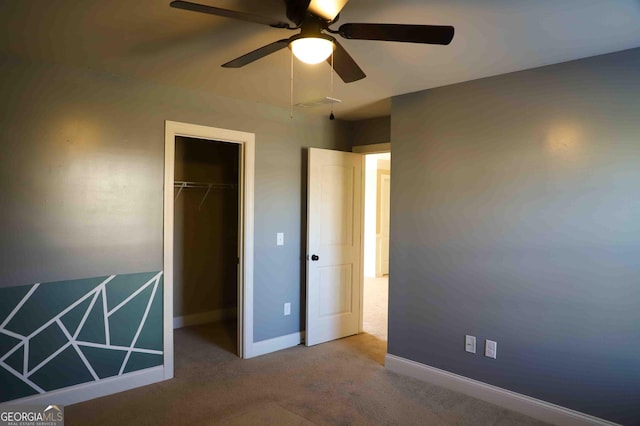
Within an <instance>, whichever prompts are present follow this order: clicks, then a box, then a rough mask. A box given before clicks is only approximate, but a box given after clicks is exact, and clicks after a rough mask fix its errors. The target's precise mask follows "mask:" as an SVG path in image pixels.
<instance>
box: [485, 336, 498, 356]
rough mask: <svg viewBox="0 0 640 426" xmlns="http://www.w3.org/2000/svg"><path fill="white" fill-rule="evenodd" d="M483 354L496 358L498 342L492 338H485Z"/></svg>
mask: <svg viewBox="0 0 640 426" xmlns="http://www.w3.org/2000/svg"><path fill="white" fill-rule="evenodd" d="M484 356H486V357H489V358H493V359H496V357H497V356H498V342H494V341H493V340H485V345H484Z"/></svg>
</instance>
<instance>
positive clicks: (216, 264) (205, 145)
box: [173, 135, 241, 363]
mask: <svg viewBox="0 0 640 426" xmlns="http://www.w3.org/2000/svg"><path fill="white" fill-rule="evenodd" d="M240 149H241V145H240V144H238V143H230V142H221V141H215V140H208V139H201V138H194V137H186V136H178V135H176V136H175V163H174V203H173V204H174V209H173V210H174V217H173V328H174V339H175V344H176V347H178V346H188V347H201V346H202V343H205V344H206V345H215V346H216V347H217V349H216V350H218V349H219V350H220V354H221V356H223V355H224V354H225V353H226V354H227V355H229V354H234V355H241V354H240V353H239V352H238V350H239V341H238V334H239V331H238V328H239V324H240V321H239V318H238V297H239V291H240V289H239V282H240V281H239V273H240V264H239V262H240V251H239V250H240V247H241V245H240V244H241V243H240V240H239V237H240V234H241V232H240V226H241V223H240V222H241V221H240V220H239V217H240V212H241V200H240V194H241V191H240V170H241V165H240V161H241V155H240ZM179 353H180V351H179V350H177V351H176V362H178V363H179V362H180V361H181V360H180V357H179V356H178V354H179ZM183 356H185V357H191V356H197V354H193V353H190V352H187V353H185V354H184V355H183Z"/></svg>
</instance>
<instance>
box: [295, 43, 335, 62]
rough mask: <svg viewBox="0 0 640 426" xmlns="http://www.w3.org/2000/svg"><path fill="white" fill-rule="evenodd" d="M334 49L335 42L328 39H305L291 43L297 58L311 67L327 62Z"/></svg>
mask: <svg viewBox="0 0 640 426" xmlns="http://www.w3.org/2000/svg"><path fill="white" fill-rule="evenodd" d="M333 48H334V46H333V42H332V41H331V40H328V39H326V38H319V37H304V38H299V39H296V40H293V41H292V42H291V50H292V51H293V54H294V55H296V58H298V59H300V60H301V61H302V62H304V63H305V64H311V65H313V64H319V63H320V62H322V61H324V60H326V59H327V58H328V57H329V55H331V52H333Z"/></svg>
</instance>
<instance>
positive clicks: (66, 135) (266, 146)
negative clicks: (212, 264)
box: [0, 56, 348, 341]
mask: <svg viewBox="0 0 640 426" xmlns="http://www.w3.org/2000/svg"><path fill="white" fill-rule="evenodd" d="M0 74H1V75H2V78H1V79H0V94H2V100H3V102H2V104H1V106H0V129H1V130H2V131H1V132H0V144H1V146H2V155H1V156H0V173H1V175H0V194H2V208H0V222H1V223H2V224H3V225H2V226H3V228H2V229H3V235H2V238H1V239H0V286H16V285H23V284H31V283H34V282H40V281H42V282H46V281H55V280H67V279H74V278H82V277H95V276H100V275H105V274H115V273H117V274H125V273H130V272H140V271H154V270H160V269H162V220H163V219H162V191H163V167H164V120H167V119H168V120H174V121H183V122H188V123H196V124H202V125H208V126H214V127H221V128H227V129H234V130H241V131H246V132H253V133H255V134H256V187H255V277H254V287H255V289H254V321H255V325H254V340H256V341H260V340H264V339H268V338H272V337H277V336H281V335H286V334H289V333H293V332H296V331H299V330H300V327H301V318H302V317H301V316H300V315H299V312H300V300H301V297H302V294H301V293H302V292H301V281H300V276H301V265H303V263H302V261H301V259H302V253H303V252H302V249H301V247H302V236H301V216H302V214H303V203H302V191H301V183H300V182H301V176H302V161H301V159H302V148H303V147H305V146H313V147H320V148H348V145H347V142H346V137H345V134H346V130H345V124H344V123H343V122H340V121H337V120H336V121H329V120H328V119H326V118H325V117H321V118H320V117H318V118H312V117H305V116H303V115H302V114H298V115H297V116H296V118H295V119H294V120H290V119H289V114H288V111H287V110H285V109H277V108H272V107H268V106H265V105H261V104H256V103H251V102H244V101H238V100H232V99H227V98H221V97H216V96H213V95H211V94H210V93H200V92H195V91H187V90H184V89H180V88H176V87H168V86H162V85H157V84H152V83H145V82H140V81H135V80H130V79H125V78H121V77H117V76H112V75H106V74H102V73H97V72H93V71H91V70H81V69H73V68H67V67H61V66H56V65H45V64H36V63H28V62H24V61H22V60H19V59H15V58H9V57H5V56H0ZM283 90H287V89H286V88H283ZM278 231H280V232H284V233H285V241H286V245H285V246H284V247H276V245H275V240H276V232H278ZM284 302H292V315H291V316H287V317H284V316H283V315H282V310H283V308H282V307H283V303H284Z"/></svg>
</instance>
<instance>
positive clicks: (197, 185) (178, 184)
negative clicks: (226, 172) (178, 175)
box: [173, 180, 238, 209]
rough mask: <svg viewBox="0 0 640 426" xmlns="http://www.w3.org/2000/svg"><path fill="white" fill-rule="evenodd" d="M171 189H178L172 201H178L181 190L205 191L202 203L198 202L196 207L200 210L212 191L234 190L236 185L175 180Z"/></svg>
mask: <svg viewBox="0 0 640 426" xmlns="http://www.w3.org/2000/svg"><path fill="white" fill-rule="evenodd" d="M173 187H174V188H179V189H178V193H177V194H176V197H175V198H174V201H175V200H177V199H178V197H179V196H180V193H181V192H182V190H183V189H206V190H207V192H205V194H204V197H203V198H202V201H200V206H199V207H198V209H200V207H202V204H203V203H204V200H206V199H207V196H208V195H209V192H211V190H212V189H236V188H237V187H238V185H236V184H235V183H214V182H187V181H181V180H177V181H175V182H174V183H173Z"/></svg>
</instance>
